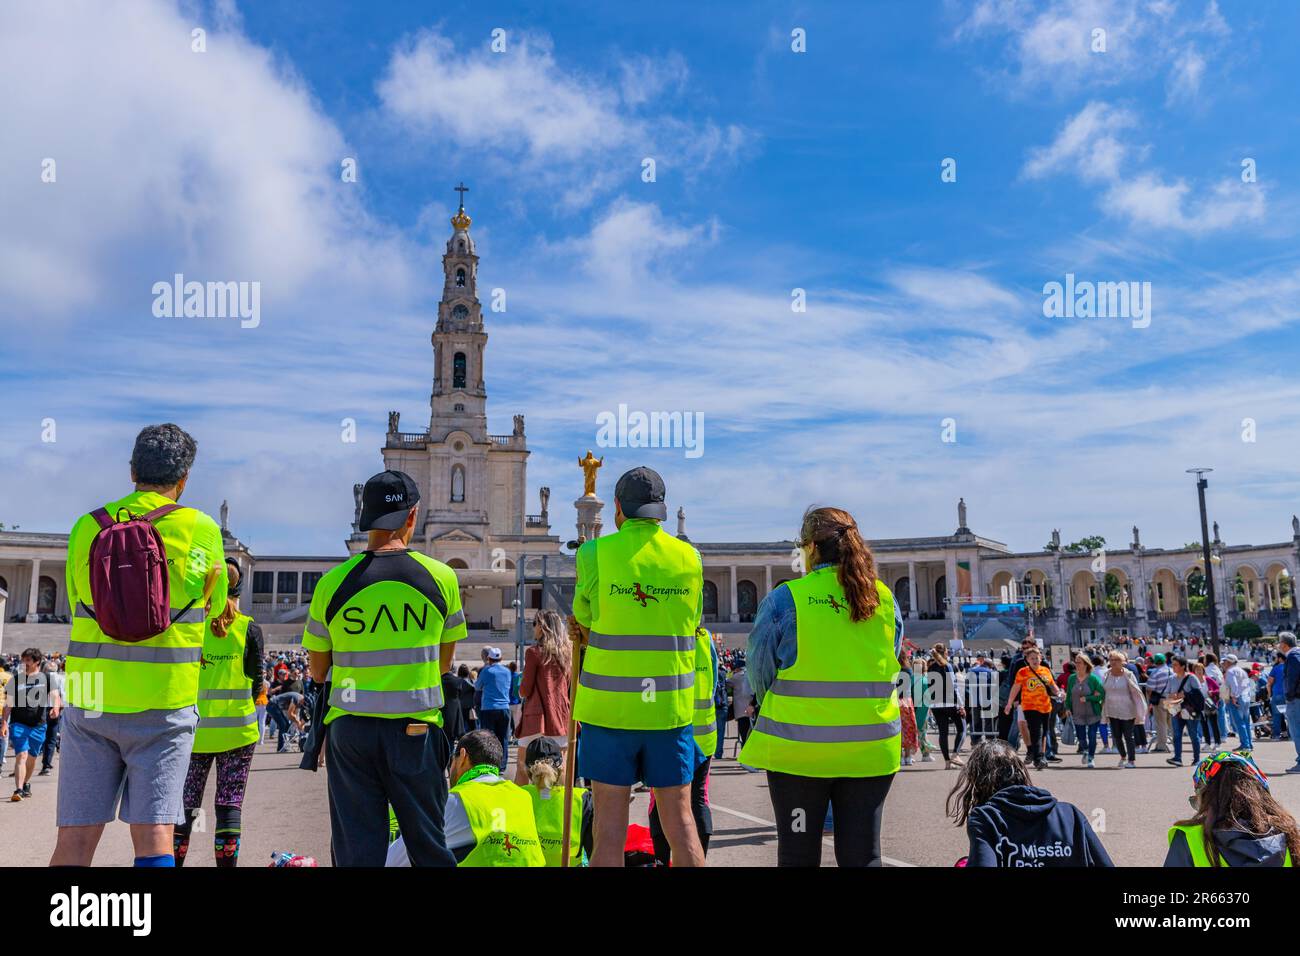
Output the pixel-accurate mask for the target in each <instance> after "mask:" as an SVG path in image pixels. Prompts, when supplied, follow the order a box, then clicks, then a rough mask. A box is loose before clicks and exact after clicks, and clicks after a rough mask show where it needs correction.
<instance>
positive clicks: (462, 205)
mask: <svg viewBox="0 0 1300 956" xmlns="http://www.w3.org/2000/svg"><path fill="white" fill-rule="evenodd" d="M455 189H456V192H458V193H460V208H461V209H464V208H465V194H466V193H467V192H469V187H468V186H466V185H465V180H463V179H462V180H461V181H460V185H459V186H457V187H455Z"/></svg>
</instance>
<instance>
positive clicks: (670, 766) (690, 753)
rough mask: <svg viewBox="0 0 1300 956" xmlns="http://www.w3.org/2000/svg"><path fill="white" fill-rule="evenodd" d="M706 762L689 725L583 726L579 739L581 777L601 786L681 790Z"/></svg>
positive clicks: (579, 771) (579, 773)
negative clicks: (643, 727)
mask: <svg viewBox="0 0 1300 956" xmlns="http://www.w3.org/2000/svg"><path fill="white" fill-rule="evenodd" d="M706 759H707V758H706V757H705V756H704V754H703V753H702V752H701V751H700V748H699V747H698V746H697V745H696V743H695V729H694V728H693V727H692V726H691V725H690V724H687V725H686V726H685V727H677V728H674V729H673V730H616V729H614V728H612V727H597V726H595V725H594V724H583V725H582V736H581V737H579V738H578V775H579V776H580V777H588V778H590V779H592V780H595V781H597V782H598V783H608V784H611V785H613V786H616V787H631V786H634V785H635V784H637V783H644V784H645V785H646V786H647V787H680V786H682V785H683V784H688V783H690V782H691V780H692V779H693V778H694V776H695V768H696V767H698V766H699V765H700V764H701V763H703V762H704V761H705V760H706Z"/></svg>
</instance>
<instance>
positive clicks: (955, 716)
mask: <svg viewBox="0 0 1300 956" xmlns="http://www.w3.org/2000/svg"><path fill="white" fill-rule="evenodd" d="M930 713H932V714H934V722H935V723H936V724H938V725H939V749H940V750H942V751H943V759H944V760H947V759H948V724H949V723H951V724H952V725H953V746H954V747H955V746H956V745H957V744H958V743H960V742H961V732H962V726H963V724H962V720H961V713H960V712H959V711H958V710H957V708H956V707H932V708H930Z"/></svg>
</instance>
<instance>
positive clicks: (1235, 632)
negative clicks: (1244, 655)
mask: <svg viewBox="0 0 1300 956" xmlns="http://www.w3.org/2000/svg"><path fill="white" fill-rule="evenodd" d="M1223 636H1224V637H1225V638H1227V639H1228V640H1230V641H1254V640H1258V639H1259V638H1261V637H1263V636H1264V631H1263V629H1262V628H1261V627H1260V626H1259V625H1258V624H1256V623H1255V622H1254V621H1229V622H1228V626H1227V627H1225V628H1224V629H1223Z"/></svg>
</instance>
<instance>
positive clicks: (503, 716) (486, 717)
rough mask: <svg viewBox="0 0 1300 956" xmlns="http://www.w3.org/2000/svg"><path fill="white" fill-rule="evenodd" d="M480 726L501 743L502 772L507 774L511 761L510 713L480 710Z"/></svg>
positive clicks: (506, 711)
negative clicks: (507, 762)
mask: <svg viewBox="0 0 1300 956" xmlns="http://www.w3.org/2000/svg"><path fill="white" fill-rule="evenodd" d="M478 725H479V728H480V729H482V730H490V731H492V733H494V734H496V738H497V740H499V741H501V772H502V773H505V772H506V761H507V760H509V759H510V746H509V744H508V741H509V740H510V711H508V710H480V711H479V712H478Z"/></svg>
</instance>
